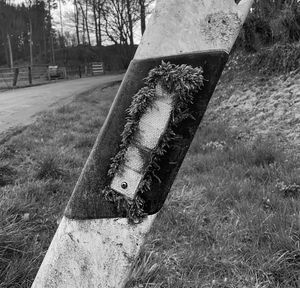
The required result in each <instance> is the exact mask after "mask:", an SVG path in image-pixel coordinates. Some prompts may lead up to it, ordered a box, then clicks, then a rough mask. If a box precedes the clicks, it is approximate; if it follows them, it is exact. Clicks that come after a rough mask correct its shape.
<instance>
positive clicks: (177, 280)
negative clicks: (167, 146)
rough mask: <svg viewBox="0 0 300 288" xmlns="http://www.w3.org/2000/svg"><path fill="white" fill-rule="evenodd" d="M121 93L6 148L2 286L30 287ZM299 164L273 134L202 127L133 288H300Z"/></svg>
mask: <svg viewBox="0 0 300 288" xmlns="http://www.w3.org/2000/svg"><path fill="white" fill-rule="evenodd" d="M116 91H117V87H112V88H109V89H105V90H101V91H99V90H98V91H95V92H93V93H92V94H91V95H84V96H81V97H80V98H77V99H76V100H75V101H74V102H73V103H72V104H70V105H68V106H64V107H62V108H59V109H58V110H57V111H52V112H47V113H44V114H43V115H42V116H41V117H40V118H39V119H38V120H37V121H36V122H35V123H34V124H32V125H30V126H28V127H27V128H26V129H24V130H23V131H21V132H20V133H18V134H17V135H14V136H12V137H11V138H10V139H7V140H6V141H5V143H4V144H3V145H2V147H1V149H0V159H1V163H3V165H2V164H1V165H2V166H1V167H0V173H2V174H0V176H1V175H2V176H1V177H2V178H1V177H0V180H1V179H2V183H3V184H2V187H0V217H1V221H0V283H1V284H0V287H3V288H4V287H30V285H31V283H32V281H33V279H34V276H35V274H36V272H37V269H38V267H39V265H40V263H41V261H42V259H43V257H44V255H45V252H46V250H47V248H48V246H49V244H50V241H51V238H52V236H53V234H54V233H55V230H56V229H57V226H58V223H59V221H60V217H61V215H62V212H63V210H64V207H65V205H66V202H67V200H68V198H69V197H70V193H71V192H72V189H73V187H74V185H75V181H76V180H77V178H78V176H79V173H80V171H81V169H82V167H83V165H84V162H85V160H86V158H87V156H88V154H89V151H90V148H91V145H92V143H93V141H94V139H95V138H96V135H97V133H98V131H99V129H100V127H101V125H102V123H103V121H104V119H105V115H106V113H107V111H108V108H109V106H110V104H111V101H112V98H113V97H114V95H115V93H116ZM270 139H271V138H270ZM299 166H300V165H299V159H298V158H297V157H296V156H294V155H293V154H287V153H286V152H285V151H283V150H282V149H279V148H278V145H276V141H269V140H263V139H261V138H257V139H256V140H255V141H253V142H251V143H250V142H249V143H248V142H242V141H241V140H239V137H238V134H237V133H235V132H234V131H232V130H230V129H228V127H226V126H225V125H224V124H221V123H217V122H212V123H210V124H209V125H205V126H203V127H201V129H200V131H199V132H198V133H197V135H196V137H195V139H194V141H193V143H192V146H191V148H190V150H189V153H188V155H187V157H186V159H185V161H184V163H183V166H182V168H181V170H180V173H179V175H178V177H177V180H176V182H175V183H174V185H173V188H172V191H171V193H170V196H169V197H168V199H167V202H166V204H165V206H164V208H163V209H162V211H161V213H160V214H159V215H158V219H157V221H156V223H155V225H154V227H153V228H152V231H151V233H150V234H149V236H148V237H147V239H146V243H145V245H144V247H143V250H142V253H141V255H140V257H139V259H138V262H137V263H136V265H135V267H134V270H133V275H132V278H131V280H130V281H129V283H128V285H127V287H132V288H133V287H135V288H136V287H144V288H146V287H147V288H150V287H151V288H152V287H157V288H158V287H161V288H167V287H172V288H179V287H180V288H192V287H195V288H196V287H197V288H200V287H219V288H220V287H222V288H233V287H234V288H245V287H247V288H248V287H249V288H250V287H251V288H252V287H257V288H263V287H264V288H275V287H282V288H289V287H299V275H300V274H299V273H300V204H299V195H300V186H299V185H300V178H299V177H300V175H299V174H300V173H299V171H300V167H299ZM3 179H4V180H3Z"/></svg>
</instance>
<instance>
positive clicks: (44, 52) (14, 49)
mask: <svg viewBox="0 0 300 288" xmlns="http://www.w3.org/2000/svg"><path fill="white" fill-rule="evenodd" d="M47 5H48V7H46V3H45V2H44V1H39V0H37V1H35V2H34V3H33V2H30V0H29V2H28V4H27V5H26V6H25V5H24V4H22V5H17V6H14V5H11V4H9V3H7V2H6V1H5V0H0V65H1V64H2V65H3V64H5V63H7V65H8V66H11V67H12V66H13V65H14V60H17V59H23V60H25V61H26V60H27V61H28V62H30V61H32V58H33V55H32V53H33V51H34V54H35V56H39V58H40V59H39V60H40V61H42V60H43V61H49V57H50V56H49V51H50V50H51V47H52V48H53V45H51V44H52V43H51V42H53V41H52V37H54V34H55V31H54V30H53V29H52V25H51V15H50V9H51V3H50V2H49V3H48V4H47ZM49 8H50V9H49ZM30 58H31V60H30Z"/></svg>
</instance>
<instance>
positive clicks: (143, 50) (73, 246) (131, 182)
mask: <svg viewBox="0 0 300 288" xmlns="http://www.w3.org/2000/svg"><path fill="white" fill-rule="evenodd" d="M252 3H253V0H243V1H241V2H240V3H239V4H238V5H237V4H236V3H235V2H234V0H169V1H166V0H158V1H157V5H156V8H155V10H154V12H153V15H152V17H151V20H150V21H149V24H148V27H147V29H146V31H145V33H144V36H143V39H142V41H141V44H140V46H139V47H138V50H137V52H136V54H135V57H134V60H133V61H132V63H131V65H130V67H129V69H128V71H127V73H126V75H125V78H124V80H123V82H122V85H121V87H120V89H119V92H118V95H117V97H116V99H115V101H114V104H113V106H112V108H111V110H110V113H109V115H108V117H107V120H106V122H105V124H104V126H103V128H102V130H101V132H100V134H99V136H98V138H97V141H96V143H95V146H94V148H93V150H92V152H91V154H90V156H89V159H88V161H87V163H86V165H85V167H84V169H83V172H82V174H81V176H80V178H79V180H78V182H77V184H76V187H75V190H74V192H73V195H72V197H71V199H70V202H69V204H68V207H67V209H66V211H65V216H64V217H63V219H62V221H61V223H60V225H59V228H58V230H57V232H56V234H55V236H54V238H53V240H52V243H51V245H50V247H49V249H48V252H47V254H46V256H45V258H44V261H43V263H42V265H41V267H40V270H39V272H38V274H37V276H36V278H35V281H34V283H33V285H32V287H33V288H50V287H51V288H75V287H78V288H92V287H95V288H122V287H124V285H125V284H126V282H127V281H128V279H129V277H130V272H131V269H132V266H133V263H134V261H135V259H136V257H137V256H138V253H139V250H140V247H141V245H142V244H143V241H144V237H145V235H146V233H147V232H148V231H149V229H150V227H151V225H152V223H153V221H154V219H155V217H156V215H157V212H158V211H159V209H160V208H161V206H162V205H163V202H164V199H165V197H166V195H167V193H168V191H169V189H170V186H171V184H172V182H173V180H174V178H175V175H176V173H177V172H176V171H175V170H176V169H177V170H178V169H179V167H180V164H181V161H182V160H183V157H184V155H185V154H184V153H182V154H180V155H179V154H178V155H179V156H178V155H177V156H176V157H181V158H180V159H179V160H180V161H179V160H178V164H176V165H177V166H176V167H175V168H174V169H173V170H174V171H175V172H174V171H173V170H172V169H169V170H170V172H168V173H169V174H168V175H170V176H168V175H167V176H166V178H165V179H163V183H162V184H160V186H159V187H160V189H161V190H160V191H162V192H163V193H164V196H163V197H162V196H161V195H159V197H162V198H159V200H157V201H155V199H154V200H153V201H152V200H151V199H152V198H151V195H152V194H151V193H153V195H156V194H155V193H157V191H154V190H151V191H150V194H149V195H148V198H149V199H146V200H145V201H146V202H147V201H148V202H147V203H148V204H149V205H148V206H149V207H150V208H149V211H146V212H147V214H148V216H147V217H145V218H144V219H143V220H142V221H141V222H140V223H138V224H130V223H129V222H128V219H127V218H126V217H124V215H121V214H120V213H118V212H117V210H116V209H114V206H113V204H111V203H108V202H107V201H106V199H104V198H103V197H102V196H101V195H102V194H101V191H102V190H103V189H104V187H106V185H107V184H106V182H107V178H106V177H107V171H108V168H109V163H110V161H111V158H112V156H114V155H115V154H116V152H117V150H116V149H117V148H116V147H118V146H119V144H120V133H121V132H122V130H123V127H124V124H125V122H124V121H125V120H124V119H125V116H126V109H128V107H129V105H130V104H131V101H132V96H133V94H135V93H136V92H137V91H138V90H139V89H140V88H141V87H143V83H142V79H143V78H144V77H145V76H147V74H148V72H149V70H150V69H152V68H154V67H156V66H157V65H158V64H160V63H161V61H162V60H164V61H170V62H174V63H175V64H177V63H179V64H182V63H186V64H191V65H195V66H197V65H201V66H203V70H204V76H205V79H206V80H207V81H206V82H205V86H204V88H203V92H202V94H201V95H200V97H202V98H203V99H201V101H202V102H203V103H204V102H205V103H204V104H203V103H202V102H201V105H200V106H199V107H204V108H201V109H202V110H201V111H200V112H201V113H200V112H199V113H198V114H199V117H198V120H197V121H198V122H197V123H196V124H197V125H198V124H199V123H200V121H201V118H202V116H203V113H204V112H205V109H206V106H205V105H207V103H208V101H209V98H210V97H211V95H212V93H213V90H214V88H215V86H216V84H217V81H218V79H219V77H220V74H221V72H222V69H223V67H224V65H225V63H226V61H227V57H228V54H229V52H230V50H231V48H232V46H233V44H234V42H235V40H236V37H237V36H238V33H239V31H240V28H241V27H242V24H243V22H244V21H245V18H246V16H247V14H248V11H249V9H250V7H251V5H252ZM157 89H158V91H157V93H158V94H157V95H158V100H157V101H158V102H157V103H156V104H157V105H156V106H157V107H158V108H157V109H156V110H155V109H154V110H153V109H152V110H151V109H149V110H148V111H147V113H146V114H147V115H146V114H145V115H144V116H143V117H142V118H141V120H140V122H139V129H140V130H141V131H143V132H142V133H141V138H142V139H143V140H142V141H141V145H142V147H144V149H148V150H149V151H151V149H153V147H154V146H155V145H156V144H157V141H158V139H159V137H160V135H162V134H163V133H164V129H165V126H166V123H167V121H168V119H169V115H170V109H169V108H170V103H168V100H166V99H164V96H163V95H164V91H162V90H161V89H160V87H157ZM131 94H132V95H131ZM204 100H205V101H204ZM195 105H196V104H195ZM158 119H159V120H158ZM196 124H195V125H194V126H193V129H197V125H196ZM141 127H142V128H141ZM192 134H193V133H192ZM189 137H190V138H189V141H191V140H192V137H193V136H189ZM182 149H183V150H184V149H185V150H184V152H185V153H186V151H187V149H188V145H185V146H184V147H183V148H182ZM136 151H137V150H136V146H134V145H133V146H130V147H129V149H128V150H127V162H126V163H125V170H124V171H123V172H122V173H123V174H122V173H121V174H117V175H116V176H114V178H113V179H112V181H111V183H110V188H111V189H113V190H114V191H117V192H119V193H120V195H125V196H126V197H128V198H134V197H135V194H136V189H137V185H138V183H139V182H140V180H141V178H142V177H143V174H140V173H139V172H136V171H140V168H139V167H142V166H143V164H144V162H143V161H145V160H143V159H142V158H139V154H138V153H137V152H136ZM180 153H181V152H180ZM165 165H169V164H168V163H167V164H165ZM170 165H171V164H170ZM172 165H173V164H172ZM126 167H127V168H126ZM124 183H125V184H126V185H124ZM166 183H167V184H166ZM160 191H159V192H160ZM151 201H152V202H151Z"/></svg>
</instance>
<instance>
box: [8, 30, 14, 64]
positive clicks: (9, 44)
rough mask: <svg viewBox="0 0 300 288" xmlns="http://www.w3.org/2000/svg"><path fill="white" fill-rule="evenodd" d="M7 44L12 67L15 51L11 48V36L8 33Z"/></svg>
mask: <svg viewBox="0 0 300 288" xmlns="http://www.w3.org/2000/svg"><path fill="white" fill-rule="evenodd" d="M7 46H8V53H9V65H10V68H13V67H14V60H13V52H12V48H11V42H10V36H9V34H7Z"/></svg>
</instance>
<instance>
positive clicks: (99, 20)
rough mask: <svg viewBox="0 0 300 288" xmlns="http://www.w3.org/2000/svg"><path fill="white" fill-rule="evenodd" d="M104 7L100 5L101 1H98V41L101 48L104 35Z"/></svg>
mask: <svg viewBox="0 0 300 288" xmlns="http://www.w3.org/2000/svg"><path fill="white" fill-rule="evenodd" d="M101 9H102V6H101V5H100V0H98V33H99V34H98V40H99V46H102V33H101V11H102V10H101Z"/></svg>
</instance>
